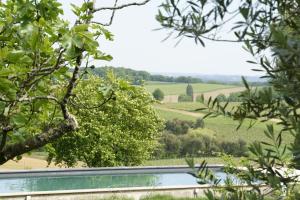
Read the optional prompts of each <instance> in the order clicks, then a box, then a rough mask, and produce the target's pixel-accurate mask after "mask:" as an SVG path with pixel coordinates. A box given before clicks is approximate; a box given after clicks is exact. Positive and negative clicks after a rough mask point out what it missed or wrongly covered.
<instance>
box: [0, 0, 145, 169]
mask: <svg viewBox="0 0 300 200" xmlns="http://www.w3.org/2000/svg"><path fill="white" fill-rule="evenodd" d="M147 2H149V0H145V1H144V2H140V3H129V4H123V5H116V4H115V6H113V7H97V5H95V4H94V3H95V1H91V0H87V1H82V4H81V5H80V6H75V5H72V7H73V9H72V10H73V13H74V14H75V15H76V17H77V19H76V22H75V23H74V24H73V25H71V24H70V23H69V22H68V21H65V20H63V19H62V15H63V10H62V8H61V4H60V3H59V2H57V1H56V0H26V1H16V0H7V1H1V2H0V16H1V19H0V46H1V48H0V164H3V163H5V162H7V161H8V160H10V159H13V158H15V157H17V156H20V155H22V154H23V153H26V152H29V151H31V150H33V149H37V148H40V147H42V146H44V145H46V144H48V143H50V142H53V141H55V140H56V139H57V138H59V137H61V136H63V135H64V134H67V133H70V132H73V131H75V130H76V129H77V128H78V127H79V126H78V121H77V119H76V117H75V116H74V113H72V112H71V111H70V107H69V106H70V103H71V101H72V100H71V99H73V98H74V95H73V90H74V88H76V85H77V84H78V82H79V81H80V80H81V79H82V77H83V74H84V73H85V70H83V71H80V70H79V69H80V68H81V67H84V68H88V67H90V65H89V60H91V59H93V60H95V59H97V60H106V61H108V60H111V58H112V57H111V56H110V55H106V54H105V53H103V52H102V51H100V50H99V48H98V47H99V42H98V41H97V39H98V38H100V37H102V38H105V39H107V40H112V34H111V33H110V32H109V31H108V30H106V29H105V28H104V26H105V25H109V24H111V22H112V19H113V16H114V13H115V11H116V10H119V9H122V8H125V7H128V6H131V5H143V4H145V3H147ZM103 10H111V11H112V17H111V20H110V22H109V23H108V24H106V23H102V22H99V21H96V19H94V14H95V13H97V12H101V11H103ZM70 72H71V73H70Z"/></svg>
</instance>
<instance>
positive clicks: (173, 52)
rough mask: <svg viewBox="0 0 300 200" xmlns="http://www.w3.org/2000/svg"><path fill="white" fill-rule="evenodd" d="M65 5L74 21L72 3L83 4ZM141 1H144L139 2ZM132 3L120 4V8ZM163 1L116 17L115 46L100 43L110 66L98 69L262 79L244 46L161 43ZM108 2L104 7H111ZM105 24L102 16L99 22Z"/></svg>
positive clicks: (67, 0) (67, 1)
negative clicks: (158, 18) (158, 16)
mask: <svg viewBox="0 0 300 200" xmlns="http://www.w3.org/2000/svg"><path fill="white" fill-rule="evenodd" d="M59 1H60V2H61V3H63V8H64V11H65V16H66V18H67V19H68V20H71V21H73V20H74V16H73V14H72V12H71V11H70V5H69V4H70V3H71V2H72V3H75V2H76V3H79V2H81V1H79V0H78V1H72V0H59ZM139 1H141V0H139ZM102 2H103V1H100V0H97V6H96V7H102V6H104V4H103V3H102ZM128 2H132V1H129V0H119V4H123V3H128ZM161 2H162V0H152V1H151V2H150V3H148V4H147V5H145V6H139V7H131V8H127V9H123V10H120V11H118V12H117V13H116V16H115V19H114V22H113V25H112V26H110V27H108V29H109V30H110V31H111V32H112V33H113V34H114V36H115V37H114V41H113V42H106V41H103V40H101V43H100V50H102V51H104V52H106V53H108V54H110V55H112V56H113V58H114V59H113V60H112V61H111V62H100V63H97V66H101V65H102V66H103V65H110V66H115V67H121V66H122V67H128V68H132V69H136V70H146V71H149V72H158V73H159V72H171V73H195V74H226V75H259V74H258V73H257V72H253V71H251V69H252V68H253V67H255V66H253V65H251V64H248V63H246V60H252V57H251V56H250V55H249V53H248V52H246V51H245V50H243V49H242V45H241V44H232V43H216V42H208V41H207V42H206V47H205V48H203V47H202V46H200V45H196V44H195V43H194V41H193V40H191V39H184V40H182V41H181V43H180V44H179V45H177V46H176V47H175V44H176V42H177V40H176V39H169V40H167V41H165V42H162V40H163V39H164V38H165V37H166V36H167V32H166V31H154V29H157V28H160V26H159V23H158V22H156V20H155V15H156V13H157V10H158V5H160V3H161ZM112 3H113V1H112V0H106V1H105V5H106V6H107V5H111V4H112ZM95 20H99V21H101V22H106V21H107V20H108V18H107V17H105V16H103V15H101V16H98V17H97V19H95Z"/></svg>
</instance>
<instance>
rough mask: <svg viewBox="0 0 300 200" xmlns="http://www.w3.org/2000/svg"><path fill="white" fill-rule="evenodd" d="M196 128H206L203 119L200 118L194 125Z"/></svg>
mask: <svg viewBox="0 0 300 200" xmlns="http://www.w3.org/2000/svg"><path fill="white" fill-rule="evenodd" d="M194 128H195V129H197V128H204V120H203V119H202V118H198V119H197V120H196V122H195V124H194Z"/></svg>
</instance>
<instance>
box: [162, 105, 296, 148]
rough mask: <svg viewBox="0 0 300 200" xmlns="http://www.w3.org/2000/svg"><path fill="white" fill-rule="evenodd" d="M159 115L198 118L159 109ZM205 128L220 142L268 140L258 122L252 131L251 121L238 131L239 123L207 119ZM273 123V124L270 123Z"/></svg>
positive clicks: (286, 141)
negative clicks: (212, 132)
mask: <svg viewBox="0 0 300 200" xmlns="http://www.w3.org/2000/svg"><path fill="white" fill-rule="evenodd" d="M157 111H158V114H159V115H160V116H161V117H162V118H164V119H166V120H172V119H175V118H177V119H180V120H196V119H197V118H196V117H194V116H190V115H186V114H181V113H175V112H172V111H165V110H160V109H159V108H157ZM204 122H205V127H206V128H209V129H211V130H213V131H214V132H215V134H216V138H217V139H219V140H220V141H236V140H238V139H243V140H244V141H246V142H253V141H256V140H260V141H261V140H266V139H267V138H266V137H265V135H264V130H265V127H266V123H261V122H257V124H256V125H255V126H254V127H252V128H251V129H249V128H248V125H249V122H250V121H247V120H246V121H245V122H244V125H243V126H241V127H240V129H239V130H236V128H237V127H238V124H239V123H238V122H237V121H233V120H232V119H230V118H228V117H224V116H219V117H216V118H206V119H205V121H204ZM269 123H271V122H269ZM275 130H279V127H278V126H277V125H275ZM284 142H285V143H290V142H292V137H291V135H290V134H289V133H286V135H285V136H284Z"/></svg>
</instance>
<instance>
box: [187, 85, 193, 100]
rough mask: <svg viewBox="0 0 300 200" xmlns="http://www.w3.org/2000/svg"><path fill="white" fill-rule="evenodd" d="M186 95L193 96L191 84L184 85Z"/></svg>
mask: <svg viewBox="0 0 300 200" xmlns="http://www.w3.org/2000/svg"><path fill="white" fill-rule="evenodd" d="M186 95H187V96H190V97H192V98H193V96H194V90H193V86H192V85H191V84H188V85H187V87H186Z"/></svg>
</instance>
